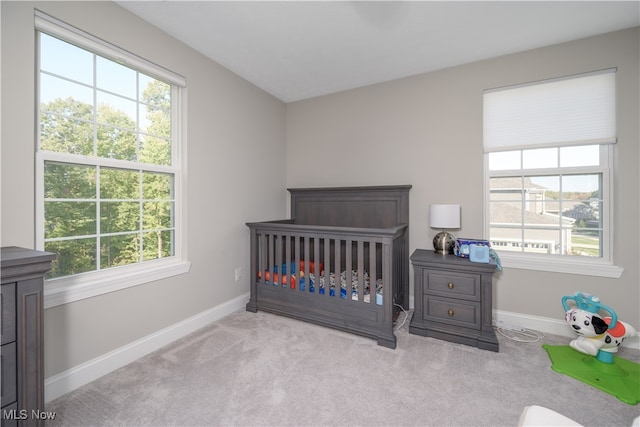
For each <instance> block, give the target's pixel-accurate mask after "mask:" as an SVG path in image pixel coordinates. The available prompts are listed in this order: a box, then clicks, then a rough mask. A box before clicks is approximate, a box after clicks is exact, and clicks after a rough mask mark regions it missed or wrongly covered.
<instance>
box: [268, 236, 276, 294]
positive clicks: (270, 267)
mask: <svg viewBox="0 0 640 427" xmlns="http://www.w3.org/2000/svg"><path fill="white" fill-rule="evenodd" d="M274 238H275V236H274V235H273V234H268V235H267V239H268V242H269V243H268V246H269V248H268V249H267V251H268V252H267V253H268V255H267V256H268V261H267V268H268V270H269V280H267V281H268V282H269V284H270V285H273V284H274V280H273V258H274V256H275V253H274V252H275V246H274V240H273V239H274Z"/></svg>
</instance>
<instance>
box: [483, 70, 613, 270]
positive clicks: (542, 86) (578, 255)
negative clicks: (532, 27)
mask: <svg viewBox="0 0 640 427" xmlns="http://www.w3.org/2000/svg"><path fill="white" fill-rule="evenodd" d="M615 142H616V131H615V70H605V71H600V72H594V73H588V74H582V75H578V76H571V77H566V78H560V79H554V80H547V81H543V82H536V83H532V84H526V85H519V86H512V87H508V88H501V89H497V90H489V91H486V92H485V94H484V150H485V176H486V185H485V212H486V214H485V218H486V221H485V224H486V235H487V236H488V239H489V240H490V242H491V245H492V247H493V248H494V249H496V250H497V251H498V253H499V255H500V257H501V259H503V261H505V265H506V266H513V267H522V268H535V269H541V270H551V271H561V272H571V273H579V274H593V275H601V276H608V277H619V275H620V274H621V269H619V268H618V267H614V266H613V259H612V249H611V246H612V245H611V243H612V209H611V206H612V204H611V197H612V193H613V192H612V180H611V176H612V172H611V158H612V154H611V153H612V150H613V145H614V144H615Z"/></svg>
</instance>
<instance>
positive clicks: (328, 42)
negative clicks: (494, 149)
mask: <svg viewBox="0 0 640 427" xmlns="http://www.w3.org/2000/svg"><path fill="white" fill-rule="evenodd" d="M116 2H117V3H118V4H120V5H121V6H122V7H124V8H125V9H128V10H129V11H131V12H132V13H134V14H136V15H138V16H139V17H141V18H142V19H144V20H146V21H148V22H150V23H151V24H153V25H155V26H157V27H159V28H161V29H162V30H163V31H165V32H166V33H168V34H170V35H172V36H174V37H175V38H177V39H179V40H181V41H182V42H183V43H185V44H187V45H189V46H191V47H192V48H194V49H195V50H197V51H199V52H201V53H202V54H204V55H206V56H208V57H209V58H211V59H213V60H214V61H216V62H218V63H219V64H221V65H223V66H224V67H226V68H228V69H229V70H231V71H233V72H234V73H236V74H238V75H240V76H242V77H243V78H245V79H246V80H248V81H250V82H252V83H253V84H255V85H256V86H258V87H260V88H262V89H263V90H265V91H266V92H268V93H270V94H272V95H273V96H275V97H277V98H279V99H281V100H282V101H284V102H293V101H298V100H301V99H306V98H311V97H315V96H320V95H325V94H329V93H334V92H338V91H342V90H347V89H352V88H356V87H361V86H366V85H370V84H374V83H380V82H383V81H388V80H393V79H397V78H401V77H406V76H410V75H415V74H420V73H424V72H429V71H434V70H438V69H443V68H446V67H451V66H455V65H460V64H465V63H469V62H473V61H478V60H482V59H486V58H492V57H496V56H501V55H505V54H509V53H514V52H520V51H523V50H528V49H533V48H537V47H541V46H547V45H551V44H555V43H560V42H564V41H569V40H575V39H579V38H584V37H588V36H592V35H596V34H602V33H607V32H611V31H615V30H619V29H624V28H629V27H634V26H637V25H640V2H639V1H622V2H615V1H566V2H565V1H549V2H546V1H494V2H485V1H373V2H368V1H367V2H365V1H317V2H309V1H283V2H276V1H274V2H271V1H257V2H247V1H230V2H226V1H178V0H163V1H116Z"/></svg>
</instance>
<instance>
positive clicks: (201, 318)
mask: <svg viewBox="0 0 640 427" xmlns="http://www.w3.org/2000/svg"><path fill="white" fill-rule="evenodd" d="M247 302H249V293H248V292H247V293H245V294H243V295H240V296H239V297H236V298H234V299H231V300H229V301H227V302H224V303H222V304H220V305H217V306H215V307H213V308H210V309H208V310H205V311H203V312H202V313H199V314H196V315H195V316H192V317H190V318H188V319H185V320H183V321H181V322H178V323H175V324H173V325H171V326H169V327H167V328H164V329H162V330H160V331H157V332H154V333H153V334H151V335H147V336H146V337H143V338H141V339H139V340H137V341H134V342H132V343H130V344H127V345H125V346H123V347H120V348H118V349H115V350H113V351H110V352H109V353H106V354H103V355H102V356H99V357H96V358H95V359H92V360H89V361H87V362H85V363H82V364H80V365H78V366H74V367H73V368H71V369H69V370H67V371H64V372H61V373H59V374H56V375H53V376H51V377H49V378H47V379H45V381H44V396H45V403H46V402H50V401H52V400H54V399H57V398H58V397H60V396H62V395H64V394H67V393H69V392H70V391H73V390H75V389H77V388H78V387H81V386H83V385H85V384H88V383H90V382H91V381H94V380H96V379H98V378H100V377H102V376H103V375H106V374H108V373H109V372H112V371H115V370H116V369H118V368H121V367H123V366H125V365H127V364H129V363H131V362H133V361H135V360H137V359H139V358H140V357H142V356H145V355H147V354H149V353H151V352H153V351H155V350H158V349H159V348H161V347H164V346H165V345H167V344H170V343H171V342H173V341H175V340H177V339H179V338H182V337H184V336H186V335H188V334H190V333H192V332H195V331H196V330H198V329H200V328H202V327H204V326H207V325H208V324H210V323H212V322H215V321H216V320H219V319H221V318H223V317H225V316H227V315H229V314H231V313H233V312H234V311H236V310H239V309H243V308H244V307H245V305H246V304H247Z"/></svg>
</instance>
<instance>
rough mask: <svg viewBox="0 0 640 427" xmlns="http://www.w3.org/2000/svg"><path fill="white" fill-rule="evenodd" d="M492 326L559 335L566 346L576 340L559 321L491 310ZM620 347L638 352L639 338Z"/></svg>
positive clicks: (567, 327)
mask: <svg viewBox="0 0 640 427" xmlns="http://www.w3.org/2000/svg"><path fill="white" fill-rule="evenodd" d="M493 324H494V325H495V326H501V327H503V328H507V329H533V330H534V331H539V332H542V333H545V334H553V335H560V336H562V337H567V338H568V340H567V345H568V344H569V341H570V340H571V339H574V338H577V335H576V334H575V333H573V331H572V330H571V328H570V327H569V325H567V323H566V322H565V321H564V320H561V319H551V318H548V317H539V316H532V315H529V314H522V313H513V312H510V311H503V310H493ZM622 346H623V347H629V348H633V349H636V350H640V336H639V335H638V333H636V335H635V336H634V337H630V338H627V339H626V340H625V341H624V343H622Z"/></svg>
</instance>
